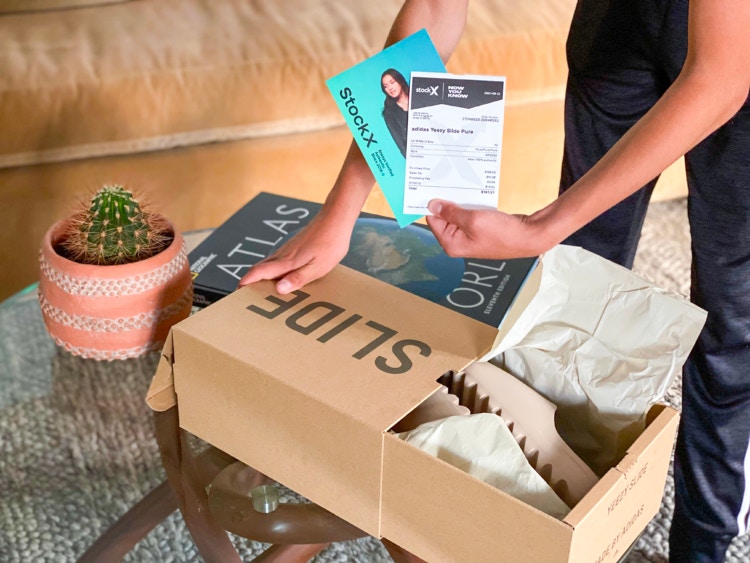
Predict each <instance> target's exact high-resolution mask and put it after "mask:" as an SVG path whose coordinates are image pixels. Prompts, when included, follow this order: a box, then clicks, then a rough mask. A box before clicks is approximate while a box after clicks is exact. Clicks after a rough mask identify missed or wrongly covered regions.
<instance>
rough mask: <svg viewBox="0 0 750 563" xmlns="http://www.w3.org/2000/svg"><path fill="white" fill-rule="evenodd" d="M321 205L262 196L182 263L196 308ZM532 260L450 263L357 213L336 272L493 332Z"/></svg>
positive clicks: (423, 231)
mask: <svg viewBox="0 0 750 563" xmlns="http://www.w3.org/2000/svg"><path fill="white" fill-rule="evenodd" d="M320 207H321V205H320V204H318V203H314V202H310V201H304V200H301V199H295V198H290V197H286V196H279V195H275V194H270V193H265V192H262V193H260V194H258V195H257V196H256V197H255V198H253V199H252V200H250V201H249V202H248V203H247V204H245V205H244V206H243V207H242V208H241V209H240V210H238V211H237V212H236V213H235V214H234V215H232V216H231V217H230V218H229V219H228V220H227V221H226V222H224V223H223V224H222V225H221V226H220V227H218V228H217V229H216V230H214V231H213V232H212V233H211V234H210V235H209V236H208V237H207V238H206V239H205V240H204V241H203V242H202V243H201V244H200V245H198V246H197V247H196V248H195V250H193V251H192V252H191V253H190V255H189V260H190V269H191V271H192V273H193V281H194V284H195V293H194V295H195V299H194V304H195V305H197V306H200V307H203V306H207V305H210V304H211V303H213V302H215V301H217V300H219V299H221V298H222V297H224V296H225V295H228V294H229V293H231V292H232V291H234V290H235V289H236V288H237V282H239V280H240V278H241V277H242V276H243V275H244V274H245V273H247V271H248V270H249V268H250V267H252V265H254V264H256V263H258V262H260V261H261V260H263V259H264V258H266V257H267V256H270V255H271V254H272V253H273V252H274V251H275V250H277V249H278V248H280V247H281V246H282V245H283V244H284V243H285V242H286V241H288V240H289V239H290V238H291V237H293V236H294V235H295V234H296V233H297V232H298V231H299V230H300V229H302V228H303V227H304V226H305V225H306V224H307V223H308V222H309V221H310V219H312V217H313V216H314V215H315V214H316V213H317V212H318V210H319V209H320ZM537 260H538V259H537V258H520V259H513V260H478V259H471V258H466V259H464V258H451V257H450V256H448V255H447V254H445V252H444V251H443V249H442V247H441V246H440V244H439V243H438V241H437V239H436V238H435V236H434V235H433V234H432V232H431V231H430V230H429V228H427V227H426V226H423V225H421V224H411V225H408V226H406V227H403V228H402V227H400V226H399V225H398V223H397V222H396V220H394V219H391V218H387V217H381V216H379V215H374V214H370V213H361V214H360V217H359V219H358V220H357V223H356V225H355V227H354V231H353V233H352V238H351V243H350V246H349V252H348V253H347V255H346V257H345V258H344V259H343V260H342V262H341V263H342V264H343V265H345V266H348V267H350V268H352V269H355V270H358V271H360V272H362V273H364V274H367V275H369V276H371V277H373V278H375V279H378V280H380V281H382V282H385V283H388V284H390V285H393V286H396V287H398V288H400V289H403V290H404V291H408V292H409V293H412V294H414V295H417V296H419V297H422V298H424V299H427V300H429V301H432V302H434V303H439V304H441V305H443V306H445V307H448V308H450V309H453V310H455V311H458V312H460V313H463V314H465V315H467V316H469V317H471V318H473V319H476V320H479V321H481V322H484V323H486V324H489V325H491V326H499V325H500V323H501V322H502V320H503V317H504V316H505V313H506V311H507V310H508V309H509V308H510V306H511V304H512V303H513V300H514V299H515V296H516V294H517V293H518V291H519V290H520V288H521V287H522V286H523V284H524V282H525V281H526V279H527V277H528V275H529V274H530V273H531V271H532V270H533V269H534V267H535V266H536V263H537Z"/></svg>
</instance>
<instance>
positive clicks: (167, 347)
mask: <svg viewBox="0 0 750 563" xmlns="http://www.w3.org/2000/svg"><path fill="white" fill-rule="evenodd" d="M173 363H174V343H173V337H172V330H170V331H169V334H168V335H167V340H166V341H165V342H164V347H163V348H162V350H161V358H159V365H157V366H156V372H155V373H154V376H153V377H152V378H151V385H150V386H149V388H148V393H146V404H147V405H148V406H149V407H150V408H151V410H154V411H158V412H163V411H166V410H169V409H171V408H172V407H174V406H177V394H176V393H175V390H174V371H173V369H172V364H173Z"/></svg>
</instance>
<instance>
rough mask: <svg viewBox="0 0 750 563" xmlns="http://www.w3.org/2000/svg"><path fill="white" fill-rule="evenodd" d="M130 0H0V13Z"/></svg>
mask: <svg viewBox="0 0 750 563" xmlns="http://www.w3.org/2000/svg"><path fill="white" fill-rule="evenodd" d="M129 1H130V0H0V14H8V13H11V12H45V11H47V10H65V9H67V8H81V7H84V6H96V5H99V4H113V3H115V2H129Z"/></svg>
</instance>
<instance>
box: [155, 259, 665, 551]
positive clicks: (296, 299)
mask: <svg viewBox="0 0 750 563" xmlns="http://www.w3.org/2000/svg"><path fill="white" fill-rule="evenodd" d="M535 281H536V282H537V284H535ZM537 287H538V280H537V276H532V278H531V279H530V280H529V282H528V283H527V284H526V285H525V286H524V288H523V289H522V291H521V293H520V294H519V296H518V298H517V299H516V302H515V303H514V305H513V308H512V309H511V311H509V313H508V317H507V319H506V321H505V322H504V323H503V325H501V329H500V330H499V331H498V329H495V328H493V327H491V326H489V325H486V324H483V323H480V322H478V321H475V320H473V319H471V318H469V317H467V316H465V315H462V314H460V313H457V312H455V311H452V310H450V309H447V308H445V307H442V306H440V305H437V304H434V303H431V302H429V301H426V300H424V299H420V298H417V297H415V296H413V295H411V294H409V293H407V292H405V291H402V290H400V289H398V288H395V287H392V286H390V285H387V284H385V283H382V282H379V281H378V280H374V279H372V278H370V277H368V276H366V275H364V274H361V273H359V272H357V271H355V270H351V269H348V268H346V267H343V266H339V267H337V268H336V269H335V270H334V271H333V272H331V273H330V274H329V275H328V276H326V277H325V278H323V279H321V280H318V281H316V282H314V283H312V284H310V285H308V286H306V287H305V288H304V290H303V291H297V292H294V293H293V294H289V295H285V296H280V295H278V294H276V293H275V291H274V289H273V285H272V284H271V283H270V282H262V283H259V284H255V285H253V286H248V287H245V288H243V289H241V290H239V291H237V292H235V293H233V294H231V295H229V296H227V297H225V298H224V299H222V300H220V301H218V302H217V303H215V304H213V305H211V306H210V307H208V308H206V309H204V310H203V311H201V312H199V313H197V314H196V315H194V316H193V317H191V318H189V319H186V320H185V321H183V322H181V323H179V324H177V325H175V326H174V327H173V329H172V331H171V333H170V337H169V339H168V341H167V344H166V345H165V347H164V350H163V353H162V359H161V362H160V365H159V367H158V369H157V372H156V374H155V376H154V379H153V382H152V385H151V389H150V390H149V398H148V402H149V404H150V405H151V407H152V408H154V409H155V410H166V409H168V408H170V407H172V406H174V405H175V404H177V406H178V410H179V419H180V426H181V427H182V428H184V429H185V430H187V431H189V432H191V433H193V434H195V435H197V436H198V437H200V438H202V439H203V440H206V441H207V442H209V443H211V444H213V445H214V446H216V447H218V448H220V449H221V450H224V451H225V452H227V453H229V454H230V455H232V456H234V457H236V458H237V459H239V460H241V461H243V462H245V463H247V464H248V465H250V466H252V467H254V468H256V469H257V470H258V471H261V472H262V473H265V474H266V475H268V476H270V477H271V478H273V479H275V480H277V481H279V482H280V483H283V484H284V485H286V486H288V487H290V488H291V489H293V490H295V491H296V492H298V493H300V494H301V495H303V496H305V497H306V498H308V499H310V500H311V501H313V502H315V503H317V504H319V505H321V506H322V507H324V508H326V509H327V510H329V511H331V512H333V513H334V514H336V515H338V516H340V517H341V518H343V519H345V520H347V521H349V522H350V523H352V524H354V525H355V526H357V527H359V528H361V529H362V530H364V531H365V532H367V533H369V534H371V535H373V536H376V537H385V538H388V539H390V540H392V541H393V542H395V543H397V544H398V545H400V546H402V547H403V548H405V549H407V550H409V551H411V552H413V553H414V554H416V555H418V556H419V557H422V558H423V559H426V560H427V561H429V562H441V561H445V562H458V561H472V562H477V563H478V562H483V561H486V562H488V563H489V562H491V563H499V562H517V561H535V562H554V561H570V562H575V563H584V562H592V563H594V562H597V563H599V562H605V561H617V560H618V559H619V558H620V557H621V556H622V555H623V553H624V551H625V550H626V549H627V548H628V547H629V545H630V544H631V543H632V542H633V541H634V540H635V539H636V538H637V537H638V535H639V534H640V532H641V531H642V530H643V529H644V527H645V526H646V524H647V523H648V521H649V520H650V519H651V518H652V516H653V515H654V514H656V512H657V511H658V509H659V506H660V503H661V498H662V492H663V487H664V483H665V479H666V474H667V469H668V466H669V461H670V455H671V451H672V446H673V443H674V437H675V432H676V429H677V421H678V414H677V412H676V411H675V410H674V409H671V408H669V407H666V406H662V405H656V406H655V407H653V408H652V410H651V411H650V413H649V424H648V426H647V427H646V429H645V431H644V432H643V433H642V435H640V437H639V438H637V440H636V441H635V442H634V443H633V444H632V446H631V447H630V448H629V450H628V452H627V454H626V455H625V457H624V458H623V459H622V460H621V461H620V462H619V463H618V464H617V465H616V466H615V467H613V468H612V469H611V470H609V471H608V472H607V473H606V474H605V475H604V476H603V477H602V478H601V479H600V480H599V482H598V483H597V484H596V485H595V486H594V487H593V489H592V490H591V491H589V493H588V494H587V495H586V496H585V497H584V498H583V500H581V501H580V502H579V503H578V504H577V505H576V506H575V507H574V508H573V510H572V511H571V512H570V513H569V514H568V515H567V516H566V517H565V518H564V519H563V520H558V519H555V518H553V517H551V516H548V515H547V514H545V513H542V512H541V511H539V510H537V509H535V508H533V507H531V506H529V505H527V504H525V503H523V502H521V501H519V500H517V499H515V498H513V497H511V496H509V495H507V494H506V493H504V492H502V491H500V490H497V489H495V488H493V487H490V486H489V485H486V484H485V483H482V482H480V481H478V480H476V479H474V478H473V477H471V476H469V475H468V474H466V473H464V472H463V471H461V470H459V469H456V468H455V467H452V466H450V465H448V464H446V463H444V462H443V461H441V460H438V459H437V458H434V457H432V456H431V455H429V454H426V453H424V452H422V451H421V450H419V449H417V448H415V447H413V446H411V445H409V444H407V443H406V442H404V441H402V440H401V439H399V438H398V437H396V436H395V435H394V434H392V433H389V430H390V429H391V428H392V427H393V426H394V424H396V423H397V422H398V421H399V420H400V419H402V418H403V417H404V416H405V415H407V414H408V413H409V412H410V411H412V410H413V409H414V408H415V407H416V406H418V405H419V404H420V403H422V402H423V401H424V400H425V399H426V398H427V397H429V396H430V395H431V394H432V393H434V392H436V391H437V390H438V389H439V388H440V385H439V383H438V382H437V380H438V378H440V377H441V375H443V374H444V373H446V372H447V371H449V370H461V369H462V368H464V367H465V366H467V365H468V364H469V363H470V362H472V361H475V360H476V359H478V358H481V357H482V356H483V355H485V354H486V353H487V352H488V351H490V349H492V348H493V347H494V345H495V343H496V342H497V341H499V339H501V338H502V335H503V333H505V332H507V330H508V327H509V326H510V325H511V324H512V323H513V320H514V318H516V317H517V316H518V314H519V313H520V312H521V311H522V310H523V308H524V306H525V304H526V303H528V301H529V299H530V297H531V296H532V295H533V293H534V292H535V291H536V288H537Z"/></svg>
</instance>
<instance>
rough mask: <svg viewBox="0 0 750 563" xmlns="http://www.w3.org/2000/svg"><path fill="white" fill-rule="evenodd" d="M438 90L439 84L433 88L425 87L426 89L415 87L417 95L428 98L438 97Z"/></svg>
mask: <svg viewBox="0 0 750 563" xmlns="http://www.w3.org/2000/svg"><path fill="white" fill-rule="evenodd" d="M438 88H440V84H436V85H435V86H427V88H420V87H417V88H416V91H417V93H419V94H429V95H430V96H440V94H438Z"/></svg>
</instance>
